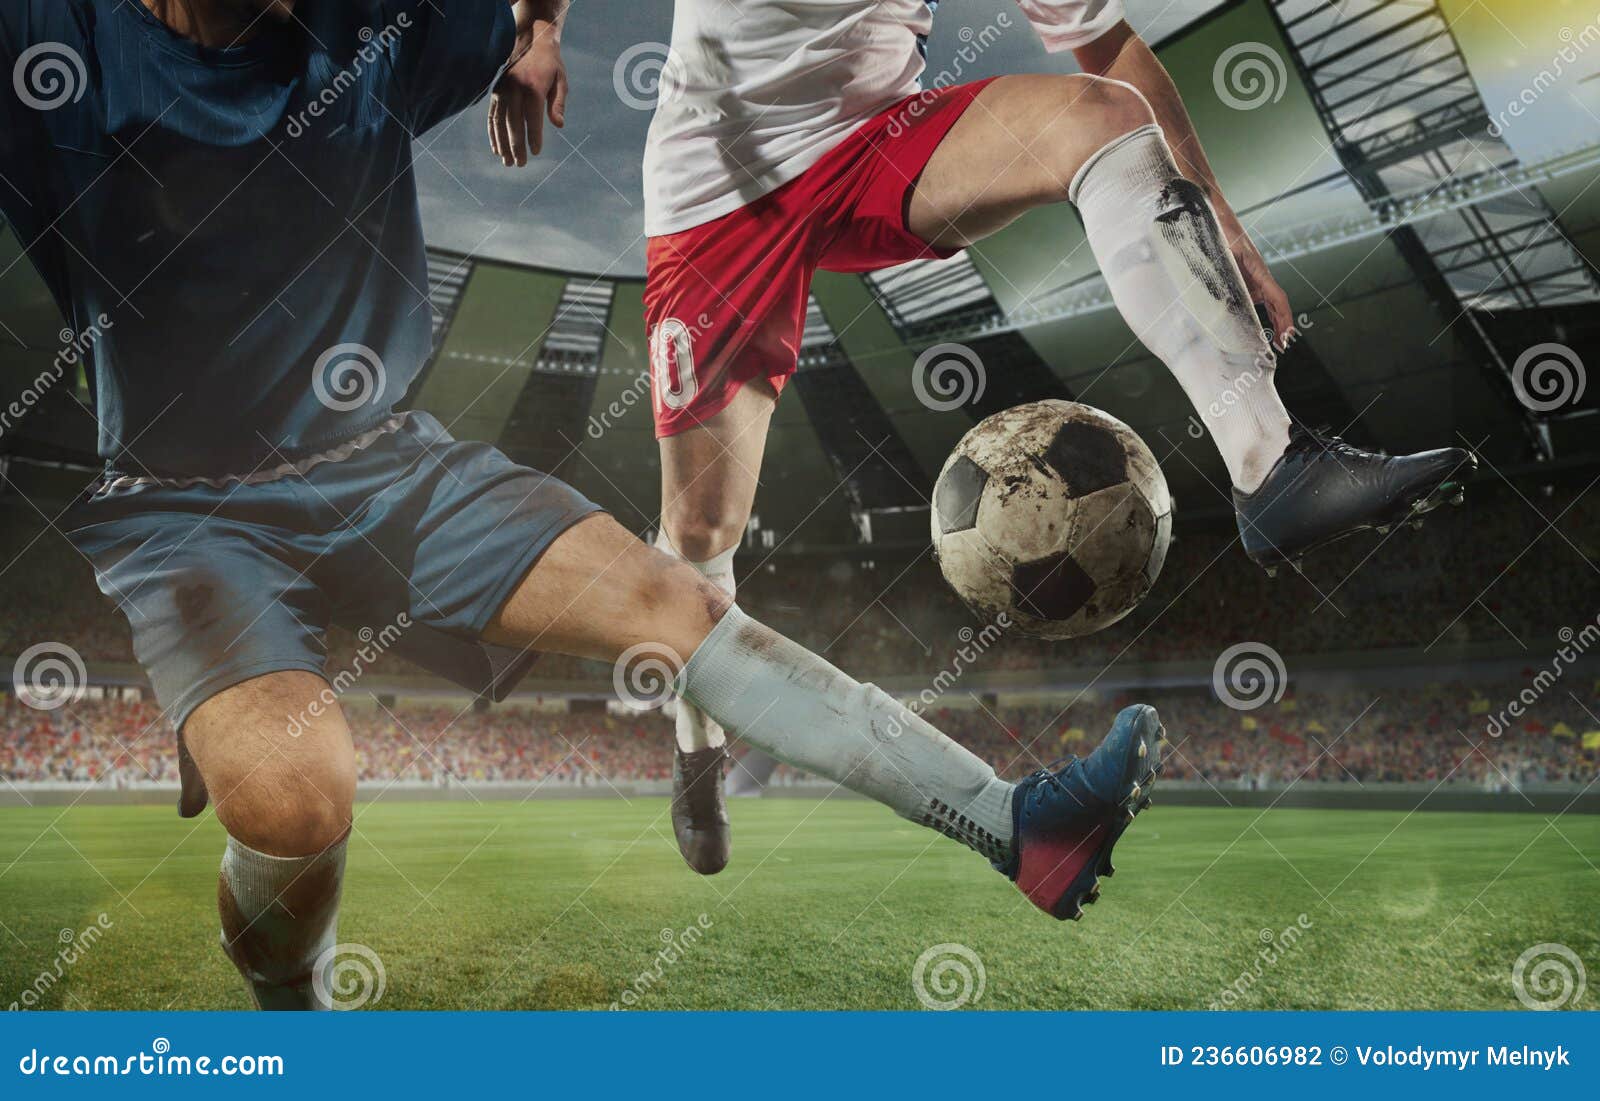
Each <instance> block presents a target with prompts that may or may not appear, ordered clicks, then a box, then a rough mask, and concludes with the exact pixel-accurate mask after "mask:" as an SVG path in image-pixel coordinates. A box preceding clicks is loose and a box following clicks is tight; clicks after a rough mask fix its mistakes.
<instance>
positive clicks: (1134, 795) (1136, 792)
mask: <svg viewBox="0 0 1600 1101" xmlns="http://www.w3.org/2000/svg"><path fill="white" fill-rule="evenodd" d="M1128 798H1129V799H1137V798H1139V785H1138V784H1134V785H1133V790H1132V791H1130V792H1128Z"/></svg>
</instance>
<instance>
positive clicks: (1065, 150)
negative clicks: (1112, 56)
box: [1050, 75, 1156, 175]
mask: <svg viewBox="0 0 1600 1101" xmlns="http://www.w3.org/2000/svg"><path fill="white" fill-rule="evenodd" d="M1058 83H1059V89H1058V94H1059V96H1060V100H1059V103H1060V109H1059V111H1058V112H1057V113H1056V114H1055V115H1054V116H1053V117H1052V119H1051V123H1050V125H1051V127H1052V128H1055V129H1059V130H1060V131H1061V134H1062V136H1063V137H1067V136H1068V135H1070V139H1071V140H1064V141H1061V142H1052V143H1051V147H1052V148H1056V149H1060V150H1061V151H1062V155H1063V157H1064V158H1065V163H1063V164H1062V165H1061V166H1060V167H1061V169H1062V170H1063V171H1064V172H1067V173H1068V174H1069V175H1070V174H1072V173H1076V172H1077V170H1078V168H1080V167H1081V166H1082V163H1083V161H1084V159H1085V158H1086V157H1087V156H1088V155H1089V154H1091V153H1093V152H1094V151H1095V150H1096V149H1099V148H1100V147H1102V146H1104V145H1106V144H1107V143H1109V142H1112V141H1115V140H1116V139H1117V138H1120V137H1121V136H1122V135H1124V134H1128V133H1132V132H1133V131H1135V130H1137V129H1139V128H1140V127H1141V126H1149V125H1150V124H1151V123H1153V122H1155V120H1156V116H1155V112H1154V111H1153V110H1151V108H1150V103H1149V101H1148V100H1146V99H1145V98H1144V93H1142V92H1140V91H1139V89H1137V88H1135V87H1134V86H1133V85H1131V84H1126V83H1124V82H1122V81H1120V80H1112V79H1110V78H1109V77H1102V76H1087V75H1072V76H1064V77H1061V78H1060V79H1059V82H1058Z"/></svg>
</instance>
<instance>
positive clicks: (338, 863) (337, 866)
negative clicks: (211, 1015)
mask: <svg viewBox="0 0 1600 1101" xmlns="http://www.w3.org/2000/svg"><path fill="white" fill-rule="evenodd" d="M346 844H347V842H346V841H344V840H341V841H339V842H338V843H337V844H335V845H331V846H329V847H328V848H327V849H325V850H323V851H322V852H320V853H317V854H315V855H313V856H296V857H280V856H268V855H267V854H266V853H261V852H257V851H255V850H254V849H252V848H250V847H249V846H247V845H243V844H240V843H239V842H238V841H236V840H235V839H233V838H232V837H230V838H228V847H227V848H226V849H225V850H224V851H223V854H222V878H221V881H220V883H219V884H218V889H217V905H218V908H219V910H220V911H221V914H222V948H223V951H224V952H226V953H227V954H228V958H229V959H231V960H232V961H233V963H234V966H236V967H237V968H238V969H239V971H240V973H241V974H243V975H244V977H245V979H246V980H247V981H248V982H249V983H250V985H251V988H252V990H253V991H254V993H255V996H256V1000H257V1001H258V1002H259V1003H260V1005H261V1008H263V1009H327V1008H329V1006H328V1003H327V1000H326V999H325V998H324V997H323V996H322V993H321V992H319V991H318V990H317V989H316V987H317V984H316V983H315V982H314V980H313V975H312V970H313V967H314V965H315V964H316V962H317V959H318V957H320V956H321V955H322V954H323V953H324V952H327V951H328V950H329V949H331V948H333V947H334V945H335V944H337V943H338V940H339V893H340V888H341V885H342V884H343V882H344V860H345V848H346Z"/></svg>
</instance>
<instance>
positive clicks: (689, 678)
mask: <svg viewBox="0 0 1600 1101" xmlns="http://www.w3.org/2000/svg"><path fill="white" fill-rule="evenodd" d="M486 638H487V639H488V640H489V641H491V642H496V643H499V644H502V645H517V646H528V647H534V648H538V649H548V650H555V651H558V652H562V653H570V654H575V655H578V656H581V657H589V658H597V659H600V660H606V661H616V660H618V659H619V658H621V657H623V656H624V655H625V654H626V655H630V656H636V657H641V658H642V659H643V660H646V661H648V662H649V663H650V664H651V666H652V667H653V668H656V669H658V670H659V669H661V668H663V667H665V668H666V669H669V670H671V671H672V672H673V673H675V674H676V687H677V689H678V692H679V694H680V695H681V696H682V698H684V699H685V700H687V701H689V702H691V703H693V704H695V705H696V706H698V707H700V708H701V709H702V710H703V711H705V713H706V714H707V715H709V716H710V717H711V718H712V719H713V720H714V721H715V722H717V723H719V724H720V725H721V726H722V727H724V728H725V729H726V730H727V731H728V733H729V735H730V736H731V737H734V738H737V739H741V740H743V741H745V742H746V743H748V744H750V745H751V746H754V747H755V748H757V749H760V750H762V751H764V752H766V753H770V754H771V755H772V756H774V757H776V758H777V759H779V760H781V761H785V762H787V763H789V764H791V765H793V766H795V767H797V768H800V769H804V770H805V771H808V772H812V773H815V774H817V775H820V776H824V777H826V778H828V779H831V780H834V781H837V782H838V783H839V784H841V785H842V786H844V787H847V788H849V789H851V790H853V791H856V792H859V793H861V794H863V795H866V796H868V797H870V798H873V799H875V800H877V801H878V802H880V803H883V804H885V805H886V806H888V807H890V808H892V809H893V810H895V811H896V812H897V813H899V814H900V815H902V816H904V817H906V818H909V819H911V820H912V821H915V822H917V823H919V824H921V825H924V826H928V827H930V828H932V829H934V830H937V831H939V832H940V833H943V834H945V835H946V836H949V837H952V838H954V839H956V840H958V841H960V842H962V843H963V844H965V845H967V846H968V847H969V848H972V849H973V850H975V851H977V852H979V853H981V854H982V855H983V856H985V857H987V858H988V859H989V860H990V861H991V862H993V863H994V865H995V866H996V867H997V868H999V869H1001V870H1002V871H1004V872H1005V873H1006V874H1007V875H1009V876H1010V877H1011V878H1012V879H1014V880H1015V881H1016V882H1017V883H1018V886H1019V887H1021V888H1022V889H1023V890H1024V891H1025V892H1027V893H1028V895H1029V897H1030V898H1031V899H1033V901H1034V902H1035V903H1036V904H1038V905H1040V906H1041V907H1042V908H1044V909H1046V910H1048V911H1050V912H1051V913H1054V914H1055V915H1056V916H1057V917H1071V916H1076V914H1077V913H1078V912H1079V906H1080V905H1081V903H1082V902H1083V901H1087V900H1091V896H1092V893H1093V890H1094V887H1095V883H1096V880H1097V877H1098V876H1099V875H1100V874H1103V872H1104V871H1105V870H1106V869H1107V868H1109V862H1110V861H1109V858H1110V850H1111V846H1112V845H1114V844H1115V842H1116V840H1117V838H1118V837H1119V836H1120V835H1121V832H1122V830H1123V829H1124V828H1126V826H1127V823H1128V822H1129V821H1131V820H1132V816H1133V814H1134V813H1135V812H1136V811H1137V810H1138V809H1140V808H1141V807H1142V806H1144V805H1145V804H1146V803H1147V801H1148V789H1149V785H1150V783H1151V781H1152V780H1153V777H1154V769H1155V766H1156V763H1157V760H1156V755H1157V746H1158V745H1159V736H1160V730H1159V724H1158V723H1157V720H1156V717H1155V712H1154V711H1153V710H1152V709H1150V708H1129V709H1128V710H1127V711H1126V712H1125V713H1124V714H1123V715H1122V716H1121V717H1119V720H1118V724H1117V726H1116V727H1115V728H1114V729H1113V731H1112V733H1111V734H1110V735H1108V737H1107V739H1106V741H1105V742H1104V743H1103V744H1102V746H1101V748H1100V749H1099V750H1097V751H1096V753H1095V754H1094V755H1092V756H1091V757H1090V758H1088V759H1086V760H1084V761H1073V762H1071V763H1070V764H1069V765H1068V766H1067V767H1066V768H1064V769H1062V770H1060V771H1059V772H1056V773H1048V772H1043V771H1041V772H1038V773H1035V774H1034V775H1033V776H1031V777H1029V778H1028V779H1027V780H1024V781H1023V782H1022V783H1021V784H1018V785H1012V784H1009V783H1007V782H1005V781H1003V780H1001V779H999V778H998V777H997V776H996V775H995V772H994V770H993V768H991V767H990V766H989V765H988V764H987V763H986V762H984V761H982V760H981V759H979V758H978V757H976V756H974V755H973V754H972V753H970V752H968V751H967V750H966V749H964V748H963V747H962V746H960V745H959V744H957V743H956V742H954V741H951V740H950V739H949V738H947V737H945V736H944V735H943V734H941V733H940V732H939V731H938V730H936V729H934V728H933V727H932V726H930V725H929V724H928V723H926V722H924V721H923V720H922V719H921V718H920V717H918V716H917V715H915V714H913V713H912V712H910V711H908V710H907V709H906V708H904V707H902V706H900V705H899V704H898V703H896V702H895V701H894V700H893V699H892V698H890V697H889V696H888V695H887V694H886V693H884V692H882V691H881V690H879V689H877V688H875V687H873V686H872V685H869V684H862V683H860V682H858V681H855V680H853V679H852V678H850V677H849V676H848V675H846V674H845V673H843V672H841V671H840V670H838V669H836V668H834V667H833V666H832V665H830V664H828V663H827V662H826V661H824V660H823V659H821V658H820V657H817V656H816V655H815V654H812V653H810V652H809V651H807V650H805V649H804V648H802V647H800V646H798V645H796V644H795V643H793V642H791V641H789V640H788V639H786V638H784V637H782V636H781V635H779V634H778V633H777V632H775V631H772V630H771V629H769V628H767V627H765V626H763V625H762V624H760V623H757V622H756V621H755V620H753V619H750V618H749V617H748V616H746V615H744V614H743V613H742V612H740V611H739V610H738V609H737V608H735V607H733V605H732V602H731V601H730V600H729V598H728V596H727V594H726V593H724V592H723V591H722V590H721V589H720V588H718V587H717V586H716V585H714V584H712V583H711V582H710V581H708V580H707V579H706V578H705V577H703V576H701V575H700V574H699V573H698V572H696V571H695V570H693V569H692V568H690V567H689V566H687V565H685V564H684V563H683V562H681V561H677V560H675V559H673V558H672V557H670V556H668V555H666V554H663V553H661V552H660V551H657V550H655V549H654V548H651V547H647V546H645V545H644V544H642V543H640V542H639V541H638V540H636V539H634V538H633V537H632V536H630V535H629V534H628V533H627V532H626V531H624V530H623V529H622V528H621V526H620V525H618V524H617V523H616V522H615V521H614V520H612V519H611V518H609V517H603V516H601V517H593V518H590V519H587V520H583V521H581V522H579V523H578V524H576V525H574V526H573V527H571V528H569V529H567V531H566V532H565V533H564V534H563V535H561V536H560V537H558V538H557V539H556V540H555V542H554V543H552V544H551V546H550V547H549V549H548V550H546V551H545V553H544V555H543V556H542V557H541V558H540V559H539V561H538V562H537V563H536V564H535V565H534V567H533V568H532V570H530V571H529V573H528V574H527V576H526V577H525V578H524V579H523V580H522V582H521V583H520V584H519V585H518V587H517V589H516V591H515V592H514V593H513V595H512V596H511V598H510V600H509V601H507V602H506V604H505V605H504V606H503V607H502V608H501V610H500V612H499V613H498V615H497V616H496V617H495V618H494V621H493V622H492V624H491V626H490V628H489V630H488V632H487V634H486ZM625 675H626V671H625Z"/></svg>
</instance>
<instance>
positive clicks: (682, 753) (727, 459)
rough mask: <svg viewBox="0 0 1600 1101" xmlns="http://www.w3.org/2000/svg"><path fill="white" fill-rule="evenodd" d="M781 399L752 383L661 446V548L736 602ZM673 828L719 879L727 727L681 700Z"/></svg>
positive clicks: (692, 861) (726, 840) (694, 862)
mask: <svg viewBox="0 0 1600 1101" xmlns="http://www.w3.org/2000/svg"><path fill="white" fill-rule="evenodd" d="M777 400H778V394H777V391H776V390H774V389H773V386H772V383H771V382H769V381H768V380H767V379H765V378H756V379H752V380H751V381H750V382H747V383H745V384H744V385H743V386H742V387H740V388H739V390H738V392H737V393H735V395H734V397H733V399H732V400H731V401H730V402H729V403H728V404H727V406H726V407H724V408H723V409H722V411H721V412H719V413H716V414H714V415H713V416H711V417H710V418H708V419H707V420H704V421H702V422H700V423H699V424H697V425H695V426H694V427H691V428H688V429H686V430H684V431H682V432H679V433H678V434H677V435H673V436H665V437H663V438H662V440H661V532H660V534H659V536H658V537H657V539H656V546H657V547H659V548H660V549H661V550H663V551H666V552H667V553H669V554H673V555H676V556H677V557H679V558H681V559H683V560H684V561H685V562H687V563H688V564H689V565H691V566H693V567H694V568H695V570H696V571H698V572H699V573H700V574H701V575H702V576H704V577H705V578H706V579H707V580H708V581H710V582H711V583H712V584H714V585H716V586H717V587H718V588H719V589H721V590H722V591H723V592H725V593H727V594H728V595H729V596H730V597H731V596H733V595H734V592H735V590H736V583H735V580H734V575H733V559H734V555H735V554H736V553H737V551H738V549H739V543H740V541H741V539H742V538H743V536H744V530H745V525H747V524H748V523H749V522H750V512H751V509H752V508H753V507H754V504H755V496H756V486H757V484H758V476H759V474H760V471H761V460H762V455H763V453H764V452H765V450H766V445H767V428H768V424H769V422H770V421H771V419H772V410H773V407H774V406H775V405H776V404H777ZM673 721H674V723H675V726H676V731H677V739H678V742H677V748H676V750H675V751H674V753H673V765H672V782H673V800H672V826H673V832H674V834H675V835H676V836H677V840H678V848H679V851H681V852H682V853H683V858H684V860H686V861H687V862H688V864H689V866H690V867H691V868H693V869H694V870H695V871H697V872H699V873H700V874H702V875H714V874H715V873H717V872H719V871H721V870H722V869H723V868H724V867H726V866H727V863H728V857H729V855H730V854H731V838H730V835H729V824H728V811H727V804H726V800H725V798H724V795H723V782H724V775H725V769H726V763H727V759H728V750H727V738H726V735H725V734H724V732H723V730H722V728H721V727H720V726H718V725H717V724H716V723H715V722H713V721H712V720H711V719H710V718H709V717H708V716H707V715H706V713H705V712H704V711H701V710H700V709H699V708H698V707H695V706H694V705H693V704H690V703H688V702H686V701H683V700H679V701H678V703H677V708H676V711H675V714H674V716H673Z"/></svg>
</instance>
